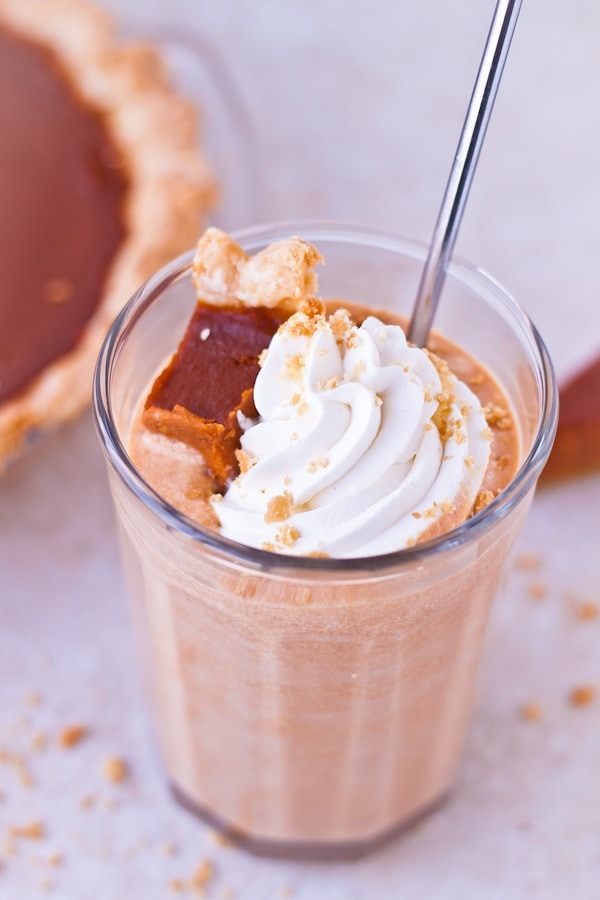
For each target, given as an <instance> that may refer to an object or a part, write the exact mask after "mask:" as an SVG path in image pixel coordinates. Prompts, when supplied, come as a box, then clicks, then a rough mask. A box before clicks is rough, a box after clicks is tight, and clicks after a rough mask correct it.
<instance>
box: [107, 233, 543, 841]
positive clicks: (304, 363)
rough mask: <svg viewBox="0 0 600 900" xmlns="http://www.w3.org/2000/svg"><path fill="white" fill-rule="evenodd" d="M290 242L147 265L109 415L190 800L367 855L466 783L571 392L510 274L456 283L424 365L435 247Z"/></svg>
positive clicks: (126, 531)
mask: <svg viewBox="0 0 600 900" xmlns="http://www.w3.org/2000/svg"><path fill="white" fill-rule="evenodd" d="M299 233H302V237H301V238H292V239H288V238H286V237H285V236H282V235H281V234H278V233H276V232H268V231H265V232H264V233H260V232H255V233H253V234H249V235H247V236H246V237H245V238H244V239H243V240H242V245H243V248H242V247H240V246H239V245H238V244H237V243H236V242H234V241H233V240H232V239H231V238H229V237H228V236H226V235H223V234H222V233H221V232H217V231H216V230H214V229H212V230H210V231H209V232H207V234H206V235H204V236H203V238H202V239H201V241H200V243H199V245H198V249H197V251H196V253H195V255H194V258H193V259H192V258H191V257H190V258H189V259H188V260H186V261H185V262H184V263H183V264H182V263H181V260H180V261H178V262H177V263H175V264H173V265H172V266H171V267H170V268H167V269H166V270H163V271H162V272H161V273H159V274H158V275H157V276H155V278H154V279H153V280H152V281H151V282H149V283H148V284H147V285H146V286H145V287H144V288H143V289H142V290H141V291H140V292H139V294H138V295H137V296H136V297H135V298H134V300H133V301H132V303H131V304H130V305H129V307H128V308H127V309H126V310H125V311H124V313H123V315H122V316H121V318H120V320H118V321H117V323H116V324H115V326H114V329H113V332H112V335H111V337H109V339H108V341H107V344H106V346H105V349H104V352H103V355H102V357H101V360H100V363H99V368H98V372H97V381H96V391H95V393H96V416H97V422H98V426H99V431H100V435H101V438H102V440H103V443H104V445H105V449H106V452H107V455H108V459H109V461H110V463H111V465H110V466H109V473H110V478H111V486H112V490H113V496H114V500H115V505H116V507H117V517H118V521H119V525H120V533H121V537H122V545H123V551H124V560H125V567H126V570H127V574H128V579H129V584H130V590H131V593H132V596H133V598H134V609H135V616H136V622H137V626H138V627H137V633H138V635H139V637H140V639H141V645H142V648H141V649H142V653H143V656H144V671H145V674H146V677H147V682H148V691H149V694H150V697H151V700H152V704H153V708H154V712H155V715H156V719H157V725H158V735H159V741H160V745H161V748H162V753H163V757H164V760H165V765H166V769H167V772H168V776H169V779H170V781H171V784H172V786H173V788H174V790H175V792H176V794H177V796H178V797H179V798H180V799H181V800H183V802H185V803H186V804H187V805H188V806H191V807H192V808H193V809H195V810H196V811H197V812H199V813H200V814H202V815H204V816H205V817H206V818H208V819H209V820H210V821H212V822H213V823H215V824H217V825H219V826H220V827H221V828H223V829H224V830H226V831H228V832H229V833H230V834H232V835H234V836H235V837H236V838H237V839H238V840H239V841H241V842H242V843H244V844H246V845H247V846H248V847H249V848H250V849H253V850H255V851H257V852H266V853H284V854H288V853H291V854H301V855H302V854H303V855H312V856H315V855H317V856H335V855H343V856H351V855H358V854H360V853H363V852H365V851H367V850H368V849H370V848H372V847H373V846H375V845H377V844H378V843H380V842H381V841H382V840H385V839H386V838H388V837H389V836H390V835H391V834H393V833H395V831H397V830H398V828H399V827H402V826H403V825H405V824H406V823H407V822H408V821H410V820H411V819H412V818H414V817H415V816H417V815H419V814H422V813H423V812H425V811H426V810H428V809H430V808H431V807H432V806H433V805H435V804H436V803H437V802H439V800H440V798H442V797H443V796H444V795H445V793H446V792H447V791H448V789H449V787H450V785H451V783H452V780H453V777H454V775H455V772H456V768H457V765H458V762H459V758H460V752H461V748H462V744H463V740H464V734H465V727H466V724H467V720H468V715H469V712H470V708H471V704H472V698H473V683H474V675H475V670H476V665H477V660H478V656H479V652H480V648H481V642H482V637H483V633H484V629H485V624H486V621H487V615H488V610H489V605H490V602H491V600H492V597H493V595H494V592H495V590H496V587H497V584H498V579H499V577H500V573H501V569H502V565H503V562H504V560H505V558H506V555H507V553H508V550H509V549H510V547H511V546H512V543H513V541H514V538H515V536H516V534H517V533H518V530H519V528H520V526H521V524H522V520H523V518H524V515H525V513H526V511H527V508H528V506H529V501H530V498H531V496H532V491H533V487H534V485H535V481H536V478H537V476H538V474H539V471H540V470H541V468H542V466H543V463H544V461H545V458H546V456H547V453H548V450H549V447H550V444H551V439H552V434H553V428H554V418H555V410H554V399H553V398H554V395H553V392H552V375H551V370H550V368H549V364H548V361H547V358H546V355H545V351H544V348H543V345H542V344H541V342H540V341H539V339H538V337H537V335H536V333H535V332H534V331H533V329H532V327H531V325H530V323H529V322H528V320H527V319H526V317H525V316H524V315H523V314H522V313H521V312H520V310H518V308H517V307H516V306H515V305H514V303H513V302H512V301H511V300H510V298H507V297H506V295H505V293H504V292H503V291H502V289H500V288H499V287H498V286H497V285H496V283H495V282H492V281H491V279H487V278H486V276H483V275H482V274H481V273H477V272H475V271H474V270H471V269H468V268H467V267H464V268H463V267H455V268H454V269H453V270H452V271H451V272H450V281H449V286H448V289H447V298H445V309H444V318H443V320H442V322H441V323H440V324H441V328H440V334H439V335H437V334H436V335H435V336H434V337H433V338H432V341H431V342H430V346H428V348H427V349H426V350H421V349H419V348H416V347H413V346H411V345H409V344H408V343H407V341H406V338H405V336H404V332H403V330H402V327H401V325H402V324H403V323H404V322H405V320H406V315H407V313H408V312H409V309H410V303H411V298H412V296H413V295H414V288H413V282H414V281H415V279H416V278H417V277H418V273H419V268H420V265H421V259H422V255H423V254H422V251H421V249H420V248H418V247H415V246H413V245H410V244H407V243H405V242H402V241H399V240H398V239H395V238H391V237H387V236H385V235H373V234H365V233H361V232H357V231H353V230H351V229H346V230H344V229H341V228H338V229H336V228H333V227H329V228H327V227H324V226H314V227H312V228H311V227H310V226H309V227H307V228H306V229H303V230H302V232H300V229H299ZM323 258H324V260H325V265H324V266H323V267H320V272H319V279H320V281H321V283H320V285H317V278H316V274H315V270H316V267H317V266H318V265H319V263H320V262H321V261H322V259H323ZM339 298H343V299H342V300H340V299H339ZM467 309H468V310H469V315H468V317H467V316H466V315H465V310H467Z"/></svg>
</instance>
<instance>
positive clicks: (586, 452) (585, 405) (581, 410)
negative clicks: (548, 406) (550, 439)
mask: <svg viewBox="0 0 600 900" xmlns="http://www.w3.org/2000/svg"><path fill="white" fill-rule="evenodd" d="M559 404H560V408H559V416H558V430H557V433H556V440H555V442H554V447H553V448H552V452H551V454H550V459H549V460H548V463H547V465H546V468H545V469H544V472H543V475H542V478H543V479H544V480H545V481H550V480H559V479H562V478H569V477H572V476H576V475H586V474H589V473H590V472H594V471H600V355H598V356H597V357H596V358H595V359H593V360H592V361H591V362H590V363H589V365H587V366H586V367H585V368H584V369H582V370H581V371H580V372H578V373H576V374H575V375H574V376H573V377H572V378H571V379H569V380H568V381H567V382H566V383H565V384H564V385H563V386H562V387H561V389H560V391H559Z"/></svg>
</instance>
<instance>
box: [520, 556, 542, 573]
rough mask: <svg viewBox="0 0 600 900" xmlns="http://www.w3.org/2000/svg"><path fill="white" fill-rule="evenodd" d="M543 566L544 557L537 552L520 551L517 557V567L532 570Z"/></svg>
mask: <svg viewBox="0 0 600 900" xmlns="http://www.w3.org/2000/svg"><path fill="white" fill-rule="evenodd" d="M541 567H542V557H541V556H539V555H538V554H537V553H520V554H519V555H518V556H516V557H515V568H516V569H521V570H523V571H531V570H533V569H540V568H541Z"/></svg>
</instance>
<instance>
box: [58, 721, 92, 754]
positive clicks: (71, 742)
mask: <svg viewBox="0 0 600 900" xmlns="http://www.w3.org/2000/svg"><path fill="white" fill-rule="evenodd" d="M87 736H88V730H87V728H86V726H85V725H79V724H77V725H68V726H67V727H66V728H63V730H62V731H61V733H60V734H59V736H58V742H59V744H60V746H61V747H63V748H64V749H69V748H71V747H75V746H76V744H79V743H80V742H81V741H83V740H84V738H86V737H87Z"/></svg>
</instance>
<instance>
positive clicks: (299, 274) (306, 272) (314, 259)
mask: <svg viewBox="0 0 600 900" xmlns="http://www.w3.org/2000/svg"><path fill="white" fill-rule="evenodd" d="M320 262H323V260H322V257H321V256H320V255H319V253H318V251H317V250H316V248H315V247H314V246H313V245H312V244H308V243H307V242H306V241H303V240H302V239H301V238H299V237H291V238H288V239H287V240H284V241H278V242H277V243H274V244H270V245H269V246H268V247H265V249H264V250H261V251H260V253H257V254H256V256H248V254H247V253H245V252H244V250H242V248H241V247H240V246H239V245H238V244H236V243H235V241H234V240H233V239H232V238H231V237H229V235H228V234H225V232H223V231H220V230H219V229H218V228H209V229H207V231H206V232H205V233H204V235H203V236H202V237H201V238H200V240H199V241H198V247H197V250H196V255H195V257H194V270H193V280H194V286H195V288H196V294H197V296H198V299H199V300H203V301H204V302H206V303H211V304H213V305H215V306H232V305H240V306H265V307H268V308H269V309H273V308H274V307H280V308H281V309H285V310H288V311H289V312H290V313H293V312H296V311H297V310H299V309H301V308H302V306H303V305H304V304H305V303H309V302H310V301H311V300H312V299H313V298H314V296H315V294H316V291H317V277H316V275H315V273H314V271H313V269H314V267H315V266H316V265H317V263H320Z"/></svg>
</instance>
